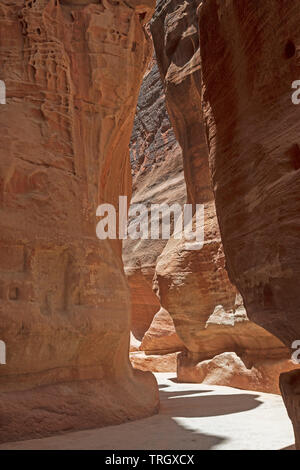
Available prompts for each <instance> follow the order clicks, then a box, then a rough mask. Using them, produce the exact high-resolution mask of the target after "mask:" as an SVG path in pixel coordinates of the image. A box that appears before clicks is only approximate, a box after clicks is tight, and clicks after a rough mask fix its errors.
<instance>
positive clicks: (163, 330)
mask: <svg viewBox="0 0 300 470" xmlns="http://www.w3.org/2000/svg"><path fill="white" fill-rule="evenodd" d="M140 349H141V350H142V351H145V352H146V353H147V354H169V353H172V352H177V351H181V350H182V349H184V344H183V342H182V341H181V340H180V338H179V337H178V335H177V333H176V331H175V327H174V323H173V320H172V318H171V316H170V314H169V312H167V311H166V310H165V309H164V308H161V309H160V310H159V312H157V314H156V315H155V316H154V318H153V321H152V323H151V326H150V328H149V329H148V331H146V333H145V335H144V337H143V341H142V343H141V346H140Z"/></svg>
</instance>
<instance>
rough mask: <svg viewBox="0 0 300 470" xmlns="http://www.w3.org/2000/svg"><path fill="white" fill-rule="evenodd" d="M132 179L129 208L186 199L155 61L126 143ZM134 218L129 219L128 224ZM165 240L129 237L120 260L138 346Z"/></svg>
mask: <svg viewBox="0 0 300 470" xmlns="http://www.w3.org/2000/svg"><path fill="white" fill-rule="evenodd" d="M130 159H131V167H132V177H133V195H132V200H131V203H132V204H145V205H146V206H147V207H148V208H149V209H150V205H151V204H164V203H173V202H179V203H181V204H183V203H184V202H185V200H186V186H185V181H184V175H183V163H182V152H181V149H180V146H179V145H178V143H177V141H176V138H175V135H174V132H173V129H172V127H171V125H170V121H169V117H168V114H167V110H166V106H165V96H164V92H163V86H162V82H161V79H160V74H159V71H158V67H157V62H156V58H155V57H153V59H152V61H151V62H150V64H149V66H148V70H147V71H146V74H145V76H144V80H143V83H142V86H141V90H140V95H139V99H138V105H137V110H136V116H135V121H134V127H133V133H132V137H131V142H130ZM131 223H134V217H129V225H130V224H131ZM166 243H167V241H166V240H162V239H159V240H151V239H147V240H146V239H145V240H144V239H139V240H132V239H131V238H128V239H127V240H125V241H124V245H123V260H124V265H125V272H126V275H127V277H128V281H129V285H130V290H131V299H132V332H133V335H134V337H135V338H137V339H138V340H139V341H141V340H142V339H143V336H144V334H145V332H146V331H147V330H148V328H149V327H150V324H151V322H152V320H153V317H154V315H155V314H156V313H157V312H158V311H159V309H160V303H159V300H158V298H157V296H156V295H155V293H154V292H153V289H152V279H153V276H154V273H155V266H156V260H157V257H158V256H159V255H160V253H161V252H162V250H163V248H164V246H165V245H166Z"/></svg>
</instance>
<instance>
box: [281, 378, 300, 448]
mask: <svg viewBox="0 0 300 470" xmlns="http://www.w3.org/2000/svg"><path fill="white" fill-rule="evenodd" d="M280 390H281V393H282V398H283V400H284V403H285V406H286V408H287V411H288V414H289V417H290V419H291V421H292V423H293V427H294V432H295V440H296V442H295V444H296V449H298V450H299V449H300V371H299V370H292V371H290V372H285V373H283V374H281V376H280Z"/></svg>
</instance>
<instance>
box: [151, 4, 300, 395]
mask: <svg viewBox="0 0 300 470" xmlns="http://www.w3.org/2000/svg"><path fill="white" fill-rule="evenodd" d="M201 3H202V2H201V1H197V0H193V1H190V2H185V1H182V2H177V1H175V0H169V1H166V2H162V1H161V2H159V3H158V7H157V9H156V13H155V15H154V19H153V21H152V23H151V32H152V36H153V40H154V45H155V50H156V55H157V60H158V64H159V68H160V72H161V76H162V80H163V82H164V89H165V94H166V102H167V109H168V113H169V116H170V120H171V122H172V124H173V127H174V131H175V134H176V137H177V139H178V141H179V143H180V145H181V147H182V150H183V160H184V170H185V179H186V183H187V194H188V202H191V203H193V204H195V203H198V204H204V214H205V220H204V246H203V248H202V249H201V250H200V251H188V250H186V246H185V242H186V240H185V239H183V240H175V239H171V240H170V241H169V243H168V244H167V245H166V247H165V248H164V251H163V252H162V254H161V255H160V257H159V258H158V261H157V266H156V284H157V290H158V292H159V297H160V301H161V305H162V306H163V307H164V308H165V309H167V310H168V311H169V312H170V314H171V316H172V318H173V320H174V324H175V328H176V331H177V333H178V335H179V337H180V338H181V339H182V341H183V342H184V344H185V346H186V348H187V351H185V352H184V353H182V354H179V355H178V378H179V380H182V381H185V380H192V381H202V380H204V378H205V377H206V376H207V368H206V369H205V367H204V365H203V364H202V362H203V361H204V360H207V361H209V363H210V364H211V368H213V366H214V364H216V363H217V366H218V367H217V369H218V372H217V373H214V374H210V379H209V380H216V383H219V384H229V382H230V380H232V383H233V384H235V386H239V385H238V375H239V370H241V369H240V366H238V364H240V365H241V364H243V367H244V373H243V376H244V379H243V380H241V381H240V386H242V387H245V388H250V389H251V388H253V387H254V386H255V389H257V390H258V389H260V390H265V391H276V393H278V391H279V388H278V376H279V374H280V372H282V371H285V370H288V369H289V368H290V367H292V366H293V365H292V364H291V362H290V361H289V358H290V354H289V351H288V349H287V348H285V347H284V345H283V344H282V342H281V341H279V340H278V339H277V338H275V337H274V336H272V334H270V333H268V332H267V331H266V330H264V329H262V328H259V327H258V326H257V325H255V324H253V323H252V322H251V321H249V319H248V317H247V315H246V312H245V309H244V307H243V305H242V302H240V305H238V306H237V305H236V295H237V291H236V289H235V287H234V286H233V285H232V284H231V282H230V281H229V279H228V275H227V271H226V269H225V256H224V251H223V246H222V242H221V237H220V232H219V226H218V220H217V215H216V209H215V202H214V194H213V190H212V186H211V180H210V172H209V159H208V150H207V145H206V129H205V128H204V121H203V115H202V101H201V98H202V93H203V90H202V86H201V60H200V59H201V57H200V50H199V27H198V12H197V10H198V8H199V7H200V5H201ZM219 3H220V2H215V5H216V8H215V11H212V13H211V15H212V16H213V15H215V21H216V22H217V21H218V20H217V17H216V16H217V13H216V11H217V9H218V8H217V5H218V4H219ZM228 3H229V4H231V2H228ZM241 3H242V2H236V5H239V8H240V9H242V6H241ZM253 9H254V7H253ZM225 10H226V7H225V4H224V5H223V7H222V11H225ZM237 10H238V6H237ZM207 11H208V9H207ZM207 15H208V16H209V15H210V13H209V12H208V13H207ZM224 15H225V13H224ZM225 17H226V15H225ZM223 21H224V22H225V21H226V20H225V19H224V18H223ZM204 23H205V20H203V24H204ZM207 24H208V23H207ZM207 24H205V28H204V33H203V37H201V39H202V41H203V42H205V41H206V36H207V35H209V39H210V44H209V46H208V45H207V44H205V46H203V47H204V49H205V52H206V60H207V62H208V63H209V67H210V68H209V79H210V80H211V82H212V84H211V87H213V86H214V83H215V81H218V84H215V87H216V92H215V95H216V97H217V98H218V99H219V101H220V104H221V105H223V101H222V99H223V98H222V96H223V91H222V90H223V87H224V83H223V74H225V79H226V78H227V77H226V73H225V72H226V70H223V69H222V70H221V72H222V73H220V71H219V69H218V64H219V63H220V62H221V61H222V59H223V52H220V51H222V49H218V48H217V49H216V48H215V45H214V26H213V22H212V20H211V19H210V22H209V25H210V30H209V32H208V26H207ZM204 34H206V36H204ZM244 34H245V38H247V37H248V36H247V34H246V32H245V33H244ZM220 35H221V33H220ZM245 38H244V41H245V44H246V41H247V39H245ZM229 39H230V33H229V32H228V41H229ZM230 44H231V43H230ZM233 44H234V47H235V44H237V42H236V43H233ZM201 47H202V46H201ZM245 47H246V46H245ZM211 50H213V51H214V53H213V54H211V53H210V51H211ZM218 54H219V55H218ZM215 57H218V61H219V62H218V61H217V66H216V67H215V63H214V60H215ZM235 65H236V68H235V69H234V70H235V71H236V73H237V74H238V73H239V57H237V59H236V62H235ZM216 77H217V78H216ZM230 78H231V77H230V76H229V77H228V79H230ZM234 86H235V84H234V82H233V83H230V89H231V90H232V94H233V91H234ZM213 91H214V90H213ZM224 93H225V94H226V91H224ZM231 98H232V99H231V102H230V103H228V106H227V108H225V107H224V106H223V107H222V108H220V112H219V122H220V123H221V124H220V125H221V126H223V128H226V129H228V130H230V127H229V126H228V120H227V118H226V116H227V114H228V113H229V114H230V116H231V122H232V119H233V114H231V109H232V107H233V109H234V98H233V96H231ZM241 113H242V111H241ZM213 117H214V114H213V110H212V112H211V116H210V119H211V121H212V119H213ZM257 122H259V119H258V118H257V120H256V123H257ZM233 124H234V125H237V123H236V121H235V122H234V123H233ZM243 131H244V133H245V135H244V141H246V139H247V136H246V133H247V126H245V127H243ZM210 132H211V139H215V140H216V135H215V127H212V128H211V129H210ZM230 136H232V134H228V139H227V140H226V151H227V160H226V158H224V155H225V154H223V156H222V158H223V160H222V161H223V163H224V173H225V172H226V177H227V180H226V181H227V183H226V184H225V183H224V181H221V180H220V181H219V180H218V181H217V184H218V185H219V184H220V186H221V187H222V188H225V189H226V194H227V196H228V200H229V199H230V208H231V209H232V213H231V214H230V217H229V219H230V221H231V222H232V224H233V227H234V228H235V229H236V232H235V237H236V238H238V237H239V240H240V242H239V244H238V245H232V250H233V251H234V253H235V256H236V260H239V259H240V258H239V257H240V255H241V253H240V251H239V250H240V244H241V243H242V240H244V239H243V237H244V232H243V231H242V232H239V230H240V225H239V219H238V218H235V217H236V214H237V212H238V211H239V208H240V206H241V204H240V200H239V199H240V197H239V195H238V196H237V197H235V196H234V194H235V193H234V191H235V189H234V185H235V179H234V175H235V173H232V174H231V177H232V179H231V180H230V179H229V175H230V171H231V166H229V164H228V162H229V161H231V160H230V159H229V157H230V155H229V154H230V151H231V150H232V149H233V151H236V148H235V147H234V144H233V143H232V140H231V137H230ZM224 148H225V142H224ZM224 148H223V147H222V151H223V149H224ZM232 158H233V157H232ZM233 162H235V164H236V165H238V158H237V157H236V158H235V160H233ZM251 168H252V167H251ZM219 176H220V177H222V174H221V173H220V175H219ZM261 181H263V180H261ZM241 184H243V180H241ZM234 204H235V206H234ZM233 207H235V210H234V209H233ZM222 210H223V211H224V214H223V217H224V218H226V217H227V216H228V214H229V213H230V209H228V207H226V205H225V203H224V205H223V206H222ZM226 223H227V221H226ZM227 226H228V231H230V224H228V223H227ZM249 230H250V228H249ZM248 236H249V235H248ZM251 253H252V252H251V250H250V253H248V252H246V250H245V253H244V256H245V257H246V256H247V257H248V258H249V256H250V257H251V256H252V254H251ZM273 261H274V260H273ZM273 261H272V262H273ZM238 287H239V284H238ZM218 312H221V314H218ZM218 315H219V318H218V319H216V317H217V316H218ZM262 326H266V325H262ZM270 331H271V330H270ZM271 332H272V331H271ZM223 352H228V353H230V354H231V353H233V354H232V355H231V356H230V357H231V358H232V361H231V362H230V363H231V364H232V370H233V373H230V374H228V370H227V369H228V368H227V362H226V361H222V360H221V361H220V360H218V359H216V360H215V361H214V357H215V358H218V357H219V355H220V354H222V353H223ZM234 358H236V360H235V359H234ZM249 358H250V359H249ZM213 361H214V362H213ZM243 361H245V363H244V362H243ZM264 361H265V363H264ZM272 361H273V362H272ZM201 364H202V365H201ZM249 364H250V366H249ZM269 366H270V369H269V370H268V367H269ZM248 367H250V370H249V369H248ZM255 367H257V370H259V372H257V371H256V369H255ZM199 369H201V373H198V372H199ZM214 370H216V367H215V368H214ZM222 373H223V377H222ZM235 374H236V377H237V380H236V378H235ZM207 380H208V379H207ZM210 383H211V382H210Z"/></svg>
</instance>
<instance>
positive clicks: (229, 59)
mask: <svg viewBox="0 0 300 470" xmlns="http://www.w3.org/2000/svg"><path fill="white" fill-rule="evenodd" d="M299 18H300V15H299V8H298V5H296V3H295V2H293V1H292V0H287V1H286V2H282V1H280V0H267V1H265V2H252V1H251V0H245V1H239V0H230V1H227V2H222V1H219V0H207V1H205V2H203V6H202V8H201V9H200V43H201V61H202V73H203V107H204V116H205V123H206V132H207V138H208V145H209V153H210V156H209V158H210V168H211V174H212V179H213V187H214V192H215V199H216V207H217V213H218V218H219V223H220V229H221V233H222V240H223V244H224V249H225V253H226V260H227V269H228V272H229V276H230V279H231V280H232V282H234V283H235V284H236V286H237V288H238V289H239V291H240V292H241V294H242V296H243V299H244V303H245V306H246V308H247V312H248V315H249V317H250V319H251V320H253V321H255V323H257V324H259V325H261V326H263V327H264V328H265V329H267V330H268V331H270V332H271V333H273V334H274V335H276V336H277V337H278V338H280V339H281V341H282V342H283V343H285V344H286V346H287V347H288V348H290V347H291V345H292V343H293V342H294V341H295V340H298V339H299V338H300V320H299V307H300V291H299V274H300V237H299V230H300V198H299V183H300V149H299V124H298V123H299V107H298V106H295V105H294V104H293V103H292V100H291V96H292V92H293V90H292V88H291V87H292V83H293V81H294V80H298V79H299V46H300V27H299ZM274 32H276V34H274ZM298 374H299V372H293V373H291V377H294V376H298ZM284 377H288V376H284ZM284 380H285V379H284ZM294 385H295V387H296V389H295V390H293V386H294ZM297 387H298V385H297V384H296V382H295V384H293V381H291V382H290V383H289V385H288V386H287V384H286V383H285V381H283V383H282V390H283V391H284V396H285V402H286V404H287V408H288V410H289V413H290V416H291V418H292V419H294V418H295V420H296V422H294V427H295V431H296V439H297V445H298V447H299V445H300V444H299V433H298V429H299V426H298V422H299V421H298V414H299V413H298V411H297V407H298V405H299V403H298V402H297V399H296V398H295V397H296V395H297V393H298V390H297Z"/></svg>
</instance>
